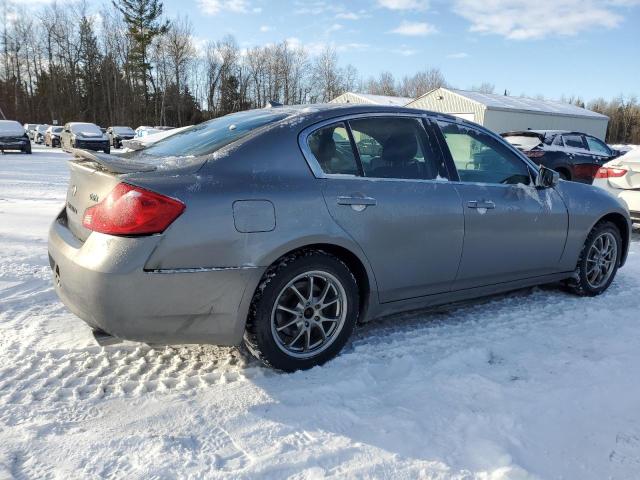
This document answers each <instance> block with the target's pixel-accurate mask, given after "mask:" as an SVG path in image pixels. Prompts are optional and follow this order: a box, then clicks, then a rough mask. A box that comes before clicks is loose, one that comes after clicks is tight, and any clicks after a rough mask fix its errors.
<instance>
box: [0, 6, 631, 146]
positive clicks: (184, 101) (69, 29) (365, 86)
mask: <svg viewBox="0 0 640 480" xmlns="http://www.w3.org/2000/svg"><path fill="white" fill-rule="evenodd" d="M70 6H71V8H69V7H70ZM0 9H1V11H0V15H1V24H0V28H1V31H0V44H1V45H0V57H1V59H0V110H1V114H0V117H1V116H2V114H3V115H4V117H6V118H11V119H17V120H19V121H21V122H30V123H51V122H53V120H57V121H58V123H59V124H62V123H64V122H67V121H90V122H94V123H97V124H98V125H102V126H109V125H130V126H133V127H136V126H138V125H171V126H182V125H190V124H194V123H199V122H201V121H203V120H207V119H210V118H215V117H218V116H221V115H225V114H227V113H231V112H236V111H241V110H246V109H248V108H259V107H263V106H264V105H265V104H266V102H267V101H270V100H271V101H276V102H280V103H283V104H299V103H315V102H327V101H329V100H331V99H333V98H335V97H336V96H338V95H340V94H342V93H344V92H345V91H360V92H364V93H372V94H379V95H397V96H403V97H411V98H415V97H417V96H420V95H422V94H424V93H425V92H427V91H429V90H431V89H433V88H437V87H440V86H446V85H447V82H446V81H445V78H444V76H443V74H442V72H441V71H440V70H439V69H437V68H431V69H426V70H423V71H419V72H417V73H415V74H413V75H409V76H404V77H403V78H401V79H398V80H396V79H395V78H394V76H393V75H392V74H391V73H390V72H382V73H380V74H379V75H378V77H377V78H368V79H362V78H361V77H360V76H359V74H358V71H357V70H356V68H355V67H353V66H352V65H346V66H341V65H340V63H339V59H338V55H337V52H336V50H335V49H334V48H332V47H326V48H325V49H323V50H322V51H321V52H319V53H317V54H315V55H312V54H311V53H310V52H309V51H308V50H307V49H306V48H304V47H302V46H300V45H297V44H291V43H289V42H286V41H284V42H281V43H277V44H269V45H264V46H256V47H253V48H249V49H241V48H240V47H239V45H238V43H237V42H236V40H235V39H234V38H233V37H232V36H227V37H224V38H222V39H220V40H218V41H209V42H207V43H204V44H201V43H199V42H196V40H195V38H194V35H193V28H192V25H191V23H190V21H189V19H188V18H186V17H178V18H176V19H173V20H171V21H168V20H167V19H166V18H165V17H164V14H163V5H162V2H161V1H160V0H112V2H111V3H109V4H106V5H104V6H103V7H102V8H101V9H100V10H99V11H98V12H91V11H90V10H89V7H88V6H87V4H86V3H84V2H80V3H72V4H61V3H56V2H54V3H51V4H48V5H45V6H43V7H41V8H40V9H39V10H37V11H36V12H35V13H34V11H33V10H29V11H26V10H25V9H24V8H21V7H19V6H16V4H15V3H13V2H9V1H8V0H2V3H0ZM473 88H474V89H477V90H479V91H483V92H485V93H492V92H493V89H494V87H493V85H492V84H489V83H483V84H481V85H480V86H478V87H473ZM505 93H506V92H505ZM572 101H573V102H574V103H575V102H578V103H582V104H583V105H584V102H582V101H581V100H580V99H572ZM587 107H588V108H590V109H592V110H595V111H598V112H601V113H604V114H605V115H608V116H609V117H610V119H611V121H610V124H609V131H608V141H610V142H616V143H640V105H639V104H638V102H637V99H635V98H634V97H632V98H622V97H620V98H616V99H613V100H610V101H606V100H604V99H597V100H594V101H593V102H590V103H589V104H588V105H587Z"/></svg>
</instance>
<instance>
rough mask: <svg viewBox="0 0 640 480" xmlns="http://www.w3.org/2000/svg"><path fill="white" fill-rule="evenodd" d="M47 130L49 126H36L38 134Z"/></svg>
mask: <svg viewBox="0 0 640 480" xmlns="http://www.w3.org/2000/svg"><path fill="white" fill-rule="evenodd" d="M47 128H49V125H38V131H39V132H46V131H47Z"/></svg>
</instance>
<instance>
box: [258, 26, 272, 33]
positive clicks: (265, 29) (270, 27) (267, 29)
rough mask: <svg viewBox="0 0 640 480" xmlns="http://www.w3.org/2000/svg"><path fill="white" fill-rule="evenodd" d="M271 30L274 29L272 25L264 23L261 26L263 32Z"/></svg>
mask: <svg viewBox="0 0 640 480" xmlns="http://www.w3.org/2000/svg"><path fill="white" fill-rule="evenodd" d="M271 30H273V27H272V26H270V25H262V26H261V27H260V31H261V32H270V31H271Z"/></svg>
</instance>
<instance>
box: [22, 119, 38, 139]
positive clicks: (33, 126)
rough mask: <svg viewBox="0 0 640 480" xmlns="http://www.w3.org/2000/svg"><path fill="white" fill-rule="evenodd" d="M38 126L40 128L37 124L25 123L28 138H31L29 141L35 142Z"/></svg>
mask: <svg viewBox="0 0 640 480" xmlns="http://www.w3.org/2000/svg"><path fill="white" fill-rule="evenodd" d="M37 126H38V124H37V123H25V124H24V125H23V127H24V130H25V131H26V132H27V136H28V137H29V140H33V135H34V133H35V130H36V127H37Z"/></svg>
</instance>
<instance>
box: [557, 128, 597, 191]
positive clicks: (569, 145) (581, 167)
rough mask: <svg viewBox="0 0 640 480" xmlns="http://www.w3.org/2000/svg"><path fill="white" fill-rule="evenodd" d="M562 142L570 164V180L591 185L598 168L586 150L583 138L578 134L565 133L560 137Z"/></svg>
mask: <svg viewBox="0 0 640 480" xmlns="http://www.w3.org/2000/svg"><path fill="white" fill-rule="evenodd" d="M562 141H563V142H564V146H565V148H566V152H567V155H568V156H569V162H570V163H571V164H572V172H571V180H574V181H578V182H583V183H591V182H592V181H593V177H594V176H595V174H596V171H597V170H598V168H599V166H598V163H597V161H596V159H595V158H594V157H593V155H592V154H591V152H590V151H589V149H588V148H587V142H586V141H585V139H584V136H583V135H580V134H579V133H565V134H563V135H562Z"/></svg>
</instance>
